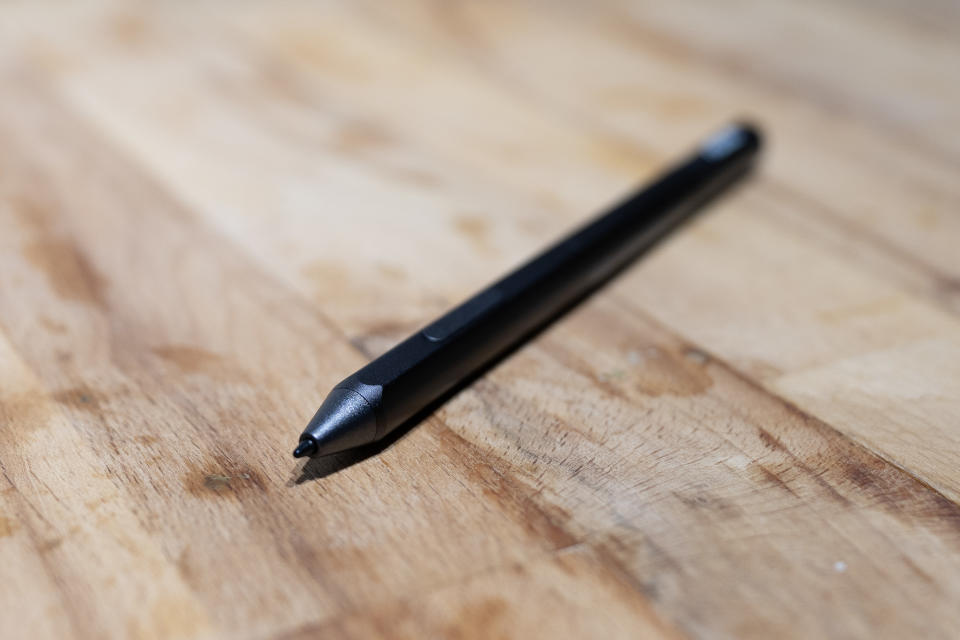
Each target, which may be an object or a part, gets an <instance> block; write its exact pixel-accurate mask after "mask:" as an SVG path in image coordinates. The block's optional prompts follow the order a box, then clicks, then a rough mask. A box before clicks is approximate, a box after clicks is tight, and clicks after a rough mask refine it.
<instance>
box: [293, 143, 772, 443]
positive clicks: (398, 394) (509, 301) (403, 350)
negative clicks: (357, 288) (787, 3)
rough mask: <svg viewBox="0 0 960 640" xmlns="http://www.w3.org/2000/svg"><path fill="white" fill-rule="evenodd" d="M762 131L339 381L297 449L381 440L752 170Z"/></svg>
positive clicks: (620, 208) (702, 153)
mask: <svg viewBox="0 0 960 640" xmlns="http://www.w3.org/2000/svg"><path fill="white" fill-rule="evenodd" d="M759 149H760V136H759V134H758V133H757V132H756V131H755V130H754V129H753V128H751V127H750V126H748V125H741V124H738V125H731V126H729V127H727V128H725V129H723V130H722V131H720V132H719V133H717V134H716V135H714V136H712V137H711V138H710V139H708V140H707V142H706V143H704V144H703V145H701V146H700V147H699V148H698V149H697V150H696V151H695V152H694V153H693V154H692V155H691V156H689V157H688V158H686V159H684V160H683V161H681V162H680V163H679V164H678V165H676V166H674V167H673V168H671V169H669V170H667V171H666V172H665V173H663V174H662V175H661V176H660V177H659V178H656V179H655V180H654V181H652V182H651V183H649V184H648V185H647V186H645V187H644V188H643V189H641V190H640V191H639V192H638V193H636V194H635V195H633V196H631V197H630V198H628V199H627V200H625V201H624V202H622V203H621V204H619V205H617V206H615V207H614V208H613V209H612V210H611V211H609V212H608V213H606V214H604V215H601V216H599V217H597V218H595V219H594V220H592V221H591V222H589V223H587V224H586V225H584V226H583V227H581V228H580V229H577V230H576V231H574V232H573V233H571V234H569V235H568V236H566V237H565V238H563V239H561V240H560V241H559V242H557V243H556V244H554V245H553V246H551V247H549V248H548V249H546V250H545V251H543V252H542V253H540V254H539V255H537V256H536V257H534V258H532V259H531V260H529V261H528V262H527V263H525V264H524V265H522V266H520V267H519V268H518V269H516V270H515V271H513V272H511V273H509V274H508V275H506V276H504V277H503V278H502V279H500V280H498V281H497V282H495V283H493V284H492V285H490V286H489V287H487V288H486V289H484V290H483V291H481V292H480V293H478V294H476V295H475V296H473V297H472V298H470V299H468V300H467V301H465V302H463V303H462V304H461V305H460V306H458V307H456V308H454V309H453V310H452V311H450V312H449V313H447V314H446V315H444V316H443V317H441V318H440V319H438V320H436V321H435V322H433V323H432V324H430V325H428V326H427V327H425V328H424V329H422V330H421V331H418V332H417V333H415V334H413V335H412V336H410V337H409V338H407V339H406V340H404V341H403V342H401V343H400V344H398V345H397V346H396V347H394V348H393V349H391V350H390V351H388V352H387V353H385V354H383V355H382V356H380V357H379V358H377V359H375V360H373V361H372V362H370V363H369V364H368V365H366V366H365V367H363V368H362V369H360V370H359V371H357V372H356V373H354V374H353V375H351V376H349V377H347V378H346V379H345V380H343V381H342V382H341V383H339V384H338V385H336V386H335V387H334V389H333V390H332V391H331V392H330V394H329V395H328V396H327V398H326V400H325V401H324V402H323V404H322V405H321V407H320V409H319V410H318V411H317V413H316V415H315V416H314V417H313V419H312V420H311V421H310V423H309V424H308V425H307V428H306V429H305V430H304V432H303V434H302V435H301V436H300V443H299V445H298V446H297V449H296V451H295V452H294V455H295V456H297V457H301V456H306V455H326V454H330V453H336V452H339V451H344V450H346V449H351V448H354V447H358V446H361V445H364V444H369V443H372V442H375V441H377V440H379V439H381V438H383V437H384V436H386V435H387V434H389V433H390V432H391V431H393V430H394V429H396V428H397V427H399V426H401V425H403V424H405V423H406V422H407V421H409V420H410V419H411V418H412V417H414V416H416V415H418V414H419V413H420V412H421V411H422V410H424V409H425V408H427V407H429V406H431V404H432V403H434V402H435V401H437V400H438V399H440V398H442V397H443V396H444V394H446V393H448V392H449V391H450V390H451V389H453V388H455V387H457V386H458V385H459V384H460V383H462V382H463V381H464V380H467V379H469V378H470V377H471V376H472V375H474V374H475V373H476V372H478V371H479V370H481V369H482V368H483V367H484V366H486V365H488V364H489V363H491V362H492V361H494V360H495V359H496V358H498V357H499V356H501V355H502V354H503V353H504V352H506V351H507V350H509V349H510V348H512V347H515V346H516V345H518V344H519V343H520V342H521V341H523V340H524V339H525V338H526V337H528V336H530V335H531V334H532V333H533V332H535V331H536V330H538V329H540V328H542V327H543V326H544V325H546V324H547V323H548V322H550V321H551V320H552V319H554V318H555V317H557V316H558V315H559V314H561V313H562V312H563V311H565V310H566V309H567V308H569V307H570V306H571V305H573V304H575V303H576V302H577V301H579V300H580V299H582V298H583V297H584V296H585V295H587V294H588V293H589V292H591V291H592V290H593V289H595V288H596V287H597V286H599V285H600V284H602V283H603V282H605V281H606V280H607V279H609V278H610V277H611V276H613V275H614V274H615V273H616V272H617V271H619V270H620V269H622V268H623V267H624V266H626V265H627V264H628V263H629V262H630V261H631V260H632V259H634V258H635V257H637V256H638V255H639V254H640V253H641V252H642V251H643V250H645V249H647V248H649V247H650V246H651V245H652V244H654V243H655V242H656V241H657V240H659V239H660V238H662V237H663V236H664V235H666V234H667V233H668V232H669V231H670V230H671V229H673V228H674V227H676V226H677V225H678V224H680V223H681V222H682V221H683V220H684V219H686V218H687V217H689V216H690V215H691V214H692V213H693V212H694V211H696V209H697V208H698V207H699V206H700V205H701V204H703V203H704V202H705V201H706V200H708V199H709V198H710V197H711V196H713V195H715V194H717V193H718V192H719V191H721V190H722V189H723V188H724V187H726V186H728V185H729V184H730V183H732V182H733V181H735V180H736V179H737V178H739V177H740V176H741V175H742V174H744V173H745V172H746V170H748V169H749V168H750V167H751V165H752V163H753V160H754V159H755V157H756V155H757V152H758V151H759Z"/></svg>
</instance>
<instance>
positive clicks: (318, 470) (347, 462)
mask: <svg viewBox="0 0 960 640" xmlns="http://www.w3.org/2000/svg"><path fill="white" fill-rule="evenodd" d="M751 171H753V166H752V163H751V165H748V166H746V167H744V168H743V169H742V170H741V171H740V172H738V174H737V175H735V176H733V177H732V178H731V179H730V182H728V183H726V185H724V187H722V188H721V187H718V188H716V189H714V190H713V191H709V192H707V193H705V194H703V195H701V197H699V198H697V199H696V200H695V201H693V202H690V203H688V204H687V206H686V207H685V208H686V209H687V210H686V212H685V213H684V215H682V216H681V217H680V218H679V219H678V220H677V221H676V222H674V223H673V224H671V225H670V226H669V227H668V228H667V229H665V230H664V231H663V234H662V235H661V236H660V238H658V239H657V240H656V241H654V242H652V243H651V244H650V245H649V246H647V247H644V248H643V249H642V250H640V251H639V252H638V253H637V254H636V255H635V256H634V257H633V258H631V259H630V260H628V261H627V262H626V263H624V264H623V265H622V266H620V267H619V268H618V269H617V270H616V271H614V272H613V273H611V274H610V275H609V276H608V277H607V278H605V279H604V280H602V281H601V282H599V283H597V285H595V286H594V287H593V288H591V289H589V290H588V291H586V292H585V293H583V294H582V295H580V296H578V297H577V298H576V299H574V300H572V301H571V302H570V303H569V304H567V305H566V306H565V307H563V308H562V309H561V310H560V311H558V312H557V313H556V314H554V315H552V316H550V317H549V318H548V319H547V320H545V321H544V322H543V323H541V324H540V325H539V326H537V327H536V328H534V329H533V330H531V331H529V332H528V333H526V334H524V335H523V336H522V337H520V338H519V339H517V341H516V342H514V344H513V345H512V346H510V347H509V348H508V349H506V350H505V351H503V352H502V353H500V354H499V355H497V356H496V357H494V358H493V359H492V360H491V361H490V362H489V363H487V364H485V365H484V366H483V367H482V368H480V369H479V370H477V371H475V372H474V373H472V374H471V375H470V376H469V377H467V378H466V379H464V380H462V381H460V382H459V383H458V384H457V385H455V386H454V387H453V388H452V389H450V390H449V391H447V392H446V393H444V394H443V395H442V396H441V397H439V398H437V399H436V400H435V401H433V402H432V403H430V405H428V406H427V407H425V408H424V409H423V410H422V411H420V412H419V413H417V414H416V415H415V416H413V417H412V418H410V419H409V420H408V421H407V422H405V423H404V424H403V425H401V426H400V427H397V428H396V429H394V430H393V431H392V432H391V433H390V434H388V435H387V436H386V437H384V438H383V439H382V440H380V441H378V442H375V443H373V444H370V445H366V446H363V447H357V448H356V449H353V450H350V451H345V452H343V453H337V454H333V455H330V456H321V457H312V458H308V459H307V461H306V463H305V464H303V465H302V466H299V465H298V467H296V468H294V470H293V476H294V477H292V478H291V481H290V482H289V483H288V486H295V485H300V484H303V483H304V482H309V481H311V480H320V479H322V478H326V477H328V476H331V475H334V474H336V473H339V472H341V471H344V470H346V469H348V468H350V467H352V466H354V465H357V464H360V463H362V462H363V461H365V460H368V459H370V458H373V457H375V456H378V455H380V454H381V453H383V452H384V451H386V450H387V449H389V448H390V447H392V446H393V445H394V444H395V443H396V442H398V441H399V440H400V439H402V438H404V437H405V436H406V435H407V434H408V433H410V431H411V430H412V429H413V428H414V427H416V426H417V425H418V424H420V423H421V422H422V421H423V420H425V419H426V418H428V417H429V416H430V415H432V414H433V413H434V412H435V411H436V410H437V409H438V408H440V407H441V406H442V405H444V404H445V403H446V402H447V401H449V400H450V399H451V398H453V397H454V396H456V395H457V394H458V393H460V392H461V391H463V390H464V389H466V388H467V387H469V386H470V385H472V384H473V383H474V382H475V381H476V380H477V379H478V378H481V377H483V376H484V375H486V374H487V373H488V372H489V371H490V370H491V369H493V368H495V367H497V366H498V365H499V364H500V363H501V362H503V361H504V360H506V359H507V358H509V357H510V356H512V355H513V354H514V353H516V352H517V351H518V350H520V349H521V348H522V347H523V346H525V345H526V344H528V343H529V342H530V341H531V340H533V339H534V338H536V337H537V336H538V335H540V334H541V333H543V332H544V331H546V330H547V329H548V328H550V327H551V326H552V325H553V324H554V323H555V322H557V321H558V320H560V319H561V318H563V317H564V316H565V315H567V314H568V313H570V312H571V311H572V310H573V309H575V308H576V307H578V306H580V305H581V304H582V303H583V302H584V301H586V300H587V299H589V298H590V297H592V296H593V295H594V294H595V293H596V292H597V291H599V290H601V289H602V288H603V287H604V286H606V285H607V283H609V282H610V281H611V280H613V279H614V278H616V277H617V276H619V275H620V274H621V273H623V272H624V271H625V270H627V269H629V268H630V267H631V266H633V265H634V264H636V262H637V261H638V260H639V259H640V258H641V257H643V256H644V255H646V254H648V253H649V252H650V251H652V250H653V249H655V248H657V247H659V246H661V245H662V244H663V242H662V240H663V238H664V237H665V236H668V235H672V233H673V232H674V231H676V230H678V229H681V228H683V227H685V226H686V225H688V224H689V223H690V221H691V220H693V219H694V218H696V217H698V216H696V215H695V214H697V213H699V212H700V210H702V209H703V208H705V207H706V206H707V205H708V204H713V203H716V202H718V201H722V200H723V199H725V198H728V197H731V196H732V195H733V194H735V193H736V192H737V191H739V190H740V189H741V188H742V187H743V182H742V180H741V179H742V178H743V177H744V175H746V174H749V173H750V172H751Z"/></svg>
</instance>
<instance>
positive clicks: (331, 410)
mask: <svg viewBox="0 0 960 640" xmlns="http://www.w3.org/2000/svg"><path fill="white" fill-rule="evenodd" d="M376 434H377V419H376V416H375V414H374V411H373V407H371V406H370V403H369V402H367V401H366V400H365V399H364V397H363V396H361V395H360V394H359V393H357V392H356V391H352V390H350V389H343V388H337V389H334V390H333V391H331V392H330V395H328V396H327V399H326V400H324V401H323V404H322V405H320V409H319V410H318V411H317V413H316V415H315V416H313V419H312V420H310V424H308V425H307V428H306V429H304V431H303V435H301V436H300V444H298V445H297V448H296V449H295V450H294V452H293V455H294V457H296V458H303V457H305V456H326V455H330V454H332V453H339V452H341V451H346V450H347V449H353V448H355V447H360V446H363V445H365V444H370V443H371V442H373V441H374V440H375V439H376Z"/></svg>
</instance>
